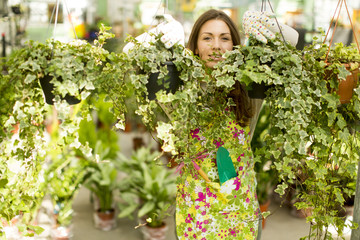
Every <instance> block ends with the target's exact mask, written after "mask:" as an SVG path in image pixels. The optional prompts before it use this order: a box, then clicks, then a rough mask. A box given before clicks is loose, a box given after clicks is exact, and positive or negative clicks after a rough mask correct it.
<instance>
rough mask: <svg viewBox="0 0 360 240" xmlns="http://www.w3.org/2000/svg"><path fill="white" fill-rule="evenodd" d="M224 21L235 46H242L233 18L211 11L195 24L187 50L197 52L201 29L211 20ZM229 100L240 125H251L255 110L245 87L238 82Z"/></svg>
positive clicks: (221, 12)
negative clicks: (232, 102) (231, 101)
mask: <svg viewBox="0 0 360 240" xmlns="http://www.w3.org/2000/svg"><path fill="white" fill-rule="evenodd" d="M214 19H215V20H222V21H224V22H225V23H226V25H227V26H228V27H229V29H230V34H231V38H232V41H233V45H234V46H237V45H240V44H241V40H240V33H239V30H238V28H237V26H236V24H235V23H234V22H233V21H232V20H231V18H230V17H229V16H228V15H227V14H226V13H224V12H223V11H220V10H216V9H210V10H208V11H206V12H205V13H203V14H202V15H201V16H200V17H199V18H198V19H197V20H196V22H195V24H194V26H193V28H192V30H191V33H190V37H189V41H188V43H187V48H188V49H190V50H191V51H192V52H193V53H195V52H196V49H197V48H198V46H197V41H198V38H199V33H200V28H201V27H202V26H203V25H204V24H205V23H206V22H207V21H209V20H214ZM228 97H229V98H232V99H233V101H234V103H235V104H236V106H234V107H233V109H232V110H233V111H234V112H235V115H236V120H237V121H238V122H239V124H240V125H241V126H242V127H244V126H247V125H249V123H250V118H251V117H252V116H253V108H252V105H251V102H250V99H249V97H248V94H247V91H246V90H245V86H244V85H242V84H240V83H239V82H236V83H235V85H234V89H233V90H232V91H231V92H230V93H229V95H228Z"/></svg>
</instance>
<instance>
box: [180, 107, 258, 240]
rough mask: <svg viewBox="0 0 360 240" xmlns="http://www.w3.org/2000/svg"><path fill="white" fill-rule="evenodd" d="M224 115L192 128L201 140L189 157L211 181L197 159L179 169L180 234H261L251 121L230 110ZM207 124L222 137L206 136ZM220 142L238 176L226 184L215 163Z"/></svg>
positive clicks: (204, 237)
mask: <svg viewBox="0 0 360 240" xmlns="http://www.w3.org/2000/svg"><path fill="white" fill-rule="evenodd" d="M222 119H223V120H222V121H224V122H222V124H218V122H217V123H216V124H215V123H211V124H209V126H206V127H201V126H200V127H199V128H197V129H194V130H193V131H191V137H192V140H193V141H194V144H195V145H196V146H197V152H196V153H194V154H192V155H191V156H194V157H192V159H191V160H193V161H194V162H195V163H196V164H197V165H198V166H199V167H200V168H201V170H202V171H203V172H204V173H205V174H206V175H207V177H208V179H209V180H210V182H207V181H205V180H204V177H202V176H201V175H200V174H199V171H198V170H197V169H195V167H194V166H193V164H188V165H185V166H184V167H183V168H182V169H181V174H180V176H179V177H178V183H177V196H176V232H177V235H178V238H179V239H180V240H185V239H196V240H211V239H212V240H218V239H229V240H230V239H231V240H234V239H239V240H252V239H254V240H255V239H256V237H257V234H258V224H259V219H260V218H261V213H260V210H259V203H258V200H257V197H256V178H255V172H254V162H253V154H252V151H251V148H250V133H249V127H245V128H242V127H241V126H240V125H239V124H237V123H236V122H235V120H234V119H235V116H234V114H232V113H230V114H229V113H228V114H224V115H223V117H222ZM219 126H220V127H219ZM214 128H217V129H214ZM204 129H205V130H206V131H209V130H212V131H216V132H217V133H218V134H217V136H218V138H217V139H207V138H206V132H203V130H204ZM209 141H211V142H209ZM206 143H208V144H209V143H210V144H213V146H214V149H211V150H206V149H204V146H205V145H206ZM219 147H223V148H225V149H226V150H228V152H229V156H230V157H231V161H232V162H233V164H234V167H235V171H236V173H237V177H234V178H232V179H230V180H227V181H226V182H224V183H223V184H222V185H220V181H219V174H218V169H217V166H216V149H218V148H219Z"/></svg>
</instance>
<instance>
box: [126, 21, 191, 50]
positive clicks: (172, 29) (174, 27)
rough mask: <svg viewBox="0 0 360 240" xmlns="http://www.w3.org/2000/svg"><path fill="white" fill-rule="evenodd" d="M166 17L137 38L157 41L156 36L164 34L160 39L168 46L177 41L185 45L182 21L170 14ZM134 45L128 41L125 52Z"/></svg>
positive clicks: (144, 41) (141, 40)
mask: <svg viewBox="0 0 360 240" xmlns="http://www.w3.org/2000/svg"><path fill="white" fill-rule="evenodd" d="M164 19H165V21H164V22H162V23H160V24H159V25H157V26H156V27H155V28H153V29H151V30H150V31H148V32H145V33H143V34H141V35H139V36H137V37H136V40H138V41H139V42H142V43H144V44H146V43H149V42H153V41H155V37H154V36H156V35H158V34H163V35H162V37H161V39H160V40H161V41H162V42H163V43H164V45H165V47H166V48H171V47H172V46H174V44H176V43H178V44H181V45H183V46H184V44H185V34H184V28H183V26H182V25H181V23H180V22H178V21H176V20H175V19H174V18H173V17H172V16H171V15H169V14H164ZM133 47H134V44H133V43H128V44H126V45H125V47H124V49H123V52H125V53H127V52H128V51H129V50H130V49H131V48H133Z"/></svg>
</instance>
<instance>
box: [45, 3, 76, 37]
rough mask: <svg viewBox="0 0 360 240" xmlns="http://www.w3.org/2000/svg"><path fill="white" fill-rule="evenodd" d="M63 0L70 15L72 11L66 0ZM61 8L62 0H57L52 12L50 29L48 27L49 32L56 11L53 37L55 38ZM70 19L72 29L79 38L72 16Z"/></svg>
mask: <svg viewBox="0 0 360 240" xmlns="http://www.w3.org/2000/svg"><path fill="white" fill-rule="evenodd" d="M62 1H63V4H64V6H65V9H66V11H67V14H68V16H70V11H69V8H68V6H67V4H66V0H62ZM59 9H60V0H56V6H55V7H54V9H53V11H52V13H51V17H50V22H49V25H48V29H47V32H49V29H50V25H51V22H52V20H53V17H54V13H55V20H54V31H53V38H55V34H56V26H57V22H58V16H59ZM69 21H70V24H71V27H72V30H73V31H74V35H75V38H76V39H78V36H77V34H76V30H75V26H74V24H73V22H72V19H71V16H70V18H69Z"/></svg>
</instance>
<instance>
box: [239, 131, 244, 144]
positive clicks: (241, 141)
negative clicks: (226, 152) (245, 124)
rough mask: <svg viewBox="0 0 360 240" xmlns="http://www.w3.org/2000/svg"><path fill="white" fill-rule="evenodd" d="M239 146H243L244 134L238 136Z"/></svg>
mask: <svg viewBox="0 0 360 240" xmlns="http://www.w3.org/2000/svg"><path fill="white" fill-rule="evenodd" d="M238 139H239V144H241V145H244V144H245V134H243V133H241V134H239V136H238Z"/></svg>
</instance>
